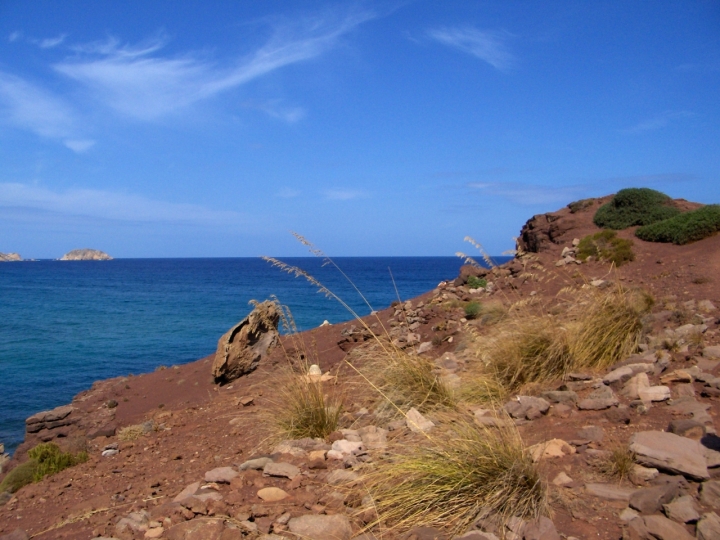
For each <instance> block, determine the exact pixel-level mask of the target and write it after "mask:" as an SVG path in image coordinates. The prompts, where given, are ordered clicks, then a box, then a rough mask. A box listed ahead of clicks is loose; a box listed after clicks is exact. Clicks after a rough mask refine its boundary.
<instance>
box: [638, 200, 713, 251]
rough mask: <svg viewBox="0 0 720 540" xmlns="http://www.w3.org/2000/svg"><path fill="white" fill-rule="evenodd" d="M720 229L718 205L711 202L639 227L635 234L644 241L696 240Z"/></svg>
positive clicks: (678, 243)
mask: <svg viewBox="0 0 720 540" xmlns="http://www.w3.org/2000/svg"><path fill="white" fill-rule="evenodd" d="M718 231H720V205H717V204H711V205H708V206H703V207H702V208H698V209H697V210H692V211H691V212H685V213H684V214H680V215H677V216H675V217H672V218H670V219H666V220H664V221H660V222H658V223H653V224H650V225H646V226H644V227H640V228H639V229H638V230H637V231H635V236H637V237H638V238H639V239H640V240H645V241H646V242H672V243H673V244H677V245H683V244H689V243H690V242H697V241H698V240H702V239H703V238H707V237H708V236H711V235H713V234H715V233H716V232H718Z"/></svg>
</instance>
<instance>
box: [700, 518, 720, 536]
mask: <svg viewBox="0 0 720 540" xmlns="http://www.w3.org/2000/svg"><path fill="white" fill-rule="evenodd" d="M718 538H720V517H718V515H717V514H716V513H715V512H710V513H708V514H705V515H703V517H702V519H701V520H700V521H698V524H697V540H717V539H718Z"/></svg>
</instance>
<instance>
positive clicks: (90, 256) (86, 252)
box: [58, 249, 112, 261]
mask: <svg viewBox="0 0 720 540" xmlns="http://www.w3.org/2000/svg"><path fill="white" fill-rule="evenodd" d="M58 260H59V261H111V260H112V257H111V256H110V255H108V254H107V253H105V252H104V251H99V250H97V249H73V250H72V251H70V252H68V253H66V254H65V255H63V256H62V257H60V258H59V259H58Z"/></svg>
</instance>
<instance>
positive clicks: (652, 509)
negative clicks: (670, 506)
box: [629, 483, 679, 514]
mask: <svg viewBox="0 0 720 540" xmlns="http://www.w3.org/2000/svg"><path fill="white" fill-rule="evenodd" d="M678 490H679V486H678V485H677V483H670V484H664V485H660V486H652V487H648V488H643V489H639V490H637V491H635V492H633V494H632V495H631V496H630V500H629V504H630V508H634V509H635V510H637V511H638V512H640V513H641V514H654V513H657V512H660V511H662V508H663V504H666V503H669V502H670V501H672V500H673V499H674V498H675V496H676V495H677V493H678Z"/></svg>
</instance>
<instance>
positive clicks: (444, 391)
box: [354, 343, 457, 411]
mask: <svg viewBox="0 0 720 540" xmlns="http://www.w3.org/2000/svg"><path fill="white" fill-rule="evenodd" d="M354 356H355V359H356V360H359V361H360V363H361V365H364V366H366V367H365V368H363V369H362V372H361V373H362V374H363V376H364V377H366V378H367V380H368V381H369V382H370V383H371V385H372V386H373V387H375V388H376V389H377V390H379V393H380V395H381V396H382V398H383V403H384V404H387V405H391V407H392V409H393V411H407V410H408V409H409V408H410V407H417V408H418V409H422V410H425V411H431V410H437V409H452V408H454V407H455V405H456V403H457V401H456V398H455V395H454V393H453V391H452V389H451V388H449V387H448V386H447V385H446V384H445V383H443V381H442V380H441V379H440V377H439V376H438V374H437V373H436V371H435V365H434V364H433V363H432V362H431V361H430V360H428V359H427V358H425V357H422V356H417V355H410V354H408V353H406V352H405V351H403V350H401V349H398V348H396V347H393V346H392V345H385V344H379V343H372V344H369V345H368V346H366V347H363V349H362V350H358V351H357V353H356V354H355V355H354Z"/></svg>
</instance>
